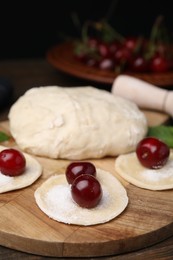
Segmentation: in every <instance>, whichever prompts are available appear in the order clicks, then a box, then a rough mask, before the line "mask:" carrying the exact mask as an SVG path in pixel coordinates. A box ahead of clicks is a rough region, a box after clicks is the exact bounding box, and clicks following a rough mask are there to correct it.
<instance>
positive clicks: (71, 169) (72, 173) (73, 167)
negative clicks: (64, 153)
mask: <svg viewBox="0 0 173 260" xmlns="http://www.w3.org/2000/svg"><path fill="white" fill-rule="evenodd" d="M65 174H66V179H67V182H68V183H69V184H72V183H73V181H74V180H75V179H76V178H77V177H78V176H80V175H81V174H89V175H93V176H96V168H95V166H94V164H92V163H90V162H72V163H70V164H69V165H68V166H67V168H66V172H65Z"/></svg>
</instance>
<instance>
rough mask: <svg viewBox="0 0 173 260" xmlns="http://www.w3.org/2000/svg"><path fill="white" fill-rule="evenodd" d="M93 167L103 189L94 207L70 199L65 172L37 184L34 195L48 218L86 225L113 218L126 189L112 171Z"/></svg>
mask: <svg viewBox="0 0 173 260" xmlns="http://www.w3.org/2000/svg"><path fill="white" fill-rule="evenodd" d="M96 170H97V179H98V181H99V182H100V184H101V186H102V190H103V195H102V199H101V201H100V202H99V204H98V205H97V206H96V207H94V208H92V209H86V208H82V207H80V206H78V205H77V204H76V203H75V202H74V201H73V200H72V197H71V193H70V188H71V186H70V185H69V184H68V183H67V180H66V177H65V175H64V174H60V175H53V176H51V177H50V178H49V179H47V180H46V181H45V182H44V183H42V185H41V186H40V187H39V188H37V190H36V191H35V193H34V196H35V200H36V203H37V205H38V207H39V208H40V209H41V210H42V211H43V212H44V213H45V214H46V215H48V216H49V217H50V218H52V219H54V220H56V221H59V222H63V223H66V224H76V225H82V226H89V225H96V224H101V223H105V222H108V221H109V220H111V219H113V218H115V217H116V216H118V215H119V214H121V213H122V212H123V211H124V210H125V208H126V207H127V205H128V201H129V199H128V196H127V192H126V190H125V188H124V187H123V185H122V184H121V183H120V182H119V180H118V179H117V178H115V177H114V176H113V175H112V174H111V173H109V172H107V171H104V170H102V169H96Z"/></svg>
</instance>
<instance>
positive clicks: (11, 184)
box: [0, 146, 42, 193]
mask: <svg viewBox="0 0 173 260" xmlns="http://www.w3.org/2000/svg"><path fill="white" fill-rule="evenodd" d="M4 149H7V147H5V146H0V151H2V150H4ZM23 155H24V156H25V159H26V169H25V171H24V173H23V174H21V175H19V176H15V177H10V176H6V175H4V174H2V173H1V172H0V193H4V192H7V191H12V190H18V189H22V188H25V187H27V186H30V185H31V184H33V183H34V182H35V181H36V180H37V179H38V178H39V177H40V176H41V174H42V166H41V165H40V163H39V162H38V161H37V160H36V159H35V158H34V157H32V156H30V155H29V154H26V153H23Z"/></svg>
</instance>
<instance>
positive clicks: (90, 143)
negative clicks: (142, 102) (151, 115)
mask: <svg viewBox="0 0 173 260" xmlns="http://www.w3.org/2000/svg"><path fill="white" fill-rule="evenodd" d="M9 123H10V131H11V134H12V135H13V137H14V139H15V141H16V143H17V144H18V146H19V147H20V148H21V149H22V150H23V151H26V152H28V153H30V154H35V155H39V156H43V157H49V158H55V159H56V158H62V159H70V160H82V159H89V158H103V157H105V156H116V155H119V154H123V153H127V152H131V151H133V150H134V148H135V147H136V145H137V143H138V142H139V141H140V140H141V139H142V138H143V137H144V136H145V135H146V132H147V129H148V126H147V120H146V117H145V115H144V113H143V112H142V111H140V110H139V108H138V107H137V105H136V104H135V103H132V102H131V101H129V100H125V99H123V98H122V97H118V96H115V95H113V94H111V93H110V92H108V91H106V90H100V89H97V88H94V87H87V86H86V87H58V86H45V87H38V88H32V89H30V90H28V91H27V92H26V93H25V94H24V95H23V96H21V97H20V98H19V99H18V100H17V101H16V102H15V103H14V104H13V105H12V107H11V109H10V112H9Z"/></svg>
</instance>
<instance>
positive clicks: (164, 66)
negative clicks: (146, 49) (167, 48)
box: [150, 55, 170, 73]
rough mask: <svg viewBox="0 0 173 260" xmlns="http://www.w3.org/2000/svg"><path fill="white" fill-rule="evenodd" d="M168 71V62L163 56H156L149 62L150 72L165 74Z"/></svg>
mask: <svg viewBox="0 0 173 260" xmlns="http://www.w3.org/2000/svg"><path fill="white" fill-rule="evenodd" d="M169 69H170V62H169V61H168V60H167V59H166V58H164V57H163V56H160V55H156V56H155V57H153V58H152V59H151V61H150V70H151V71H152V72H159V73H160V72H166V71H169Z"/></svg>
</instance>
